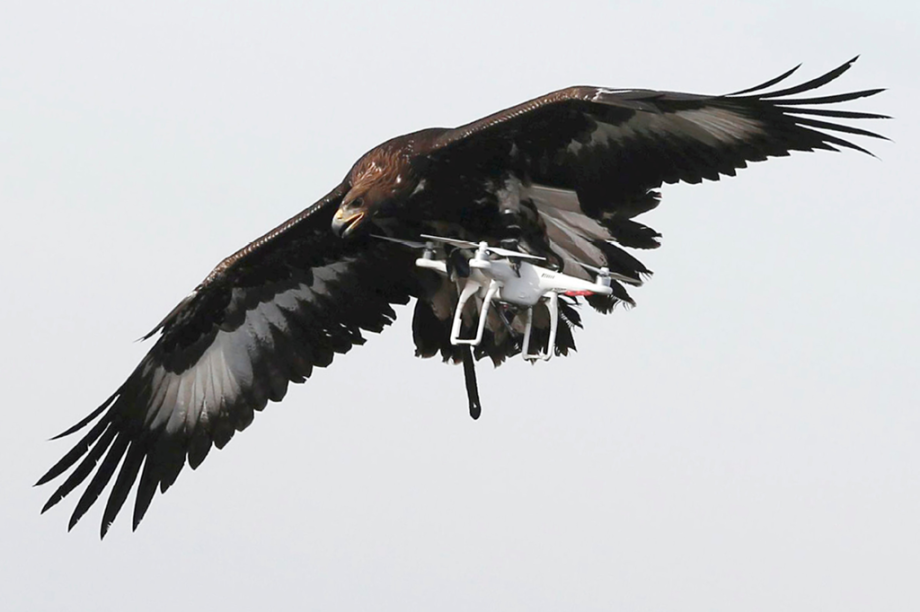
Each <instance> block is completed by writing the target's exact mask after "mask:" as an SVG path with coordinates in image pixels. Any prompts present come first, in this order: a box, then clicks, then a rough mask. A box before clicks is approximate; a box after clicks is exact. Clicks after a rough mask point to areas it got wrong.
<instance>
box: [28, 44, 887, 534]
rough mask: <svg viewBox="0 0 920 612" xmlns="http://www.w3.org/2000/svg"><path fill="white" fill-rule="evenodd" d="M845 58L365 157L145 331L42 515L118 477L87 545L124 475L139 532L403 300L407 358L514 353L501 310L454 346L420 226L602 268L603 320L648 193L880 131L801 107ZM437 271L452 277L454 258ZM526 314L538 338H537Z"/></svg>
mask: <svg viewBox="0 0 920 612" xmlns="http://www.w3.org/2000/svg"><path fill="white" fill-rule="evenodd" d="M853 61H854V60H851V61H849V62H847V63H846V64H844V65H842V66H840V67H839V68H837V69H835V70H832V71H830V72H828V73H827V74H824V75H822V76H820V77H818V78H815V79H812V80H810V81H807V82H805V83H802V84H800V85H797V86H793V87H788V88H785V89H776V88H775V86H776V85H777V84H778V83H780V82H781V81H783V80H785V79H787V78H788V77H789V76H790V75H791V74H792V73H793V72H794V71H795V69H793V70H790V71H788V72H786V73H785V74H783V75H780V76H779V77H777V78H775V79H771V80H770V81H767V82H766V83H763V84H761V85H758V86H756V87H752V88H749V89H745V90H742V91H739V92H736V93H733V94H728V95H721V96H708V95H695V94H685V93H674V92H666V91H651V90H631V89H606V88H602V87H570V88H568V89H562V90H559V91H556V92H553V93H550V94H547V95H545V96H542V97H540V98H536V99H534V100H531V101H529V102H525V103H523V104H520V105H518V106H515V107H512V108H509V109H507V110H504V111H501V112H498V113H496V114H494V115H490V116H488V117H485V118H483V119H480V120H478V121H474V122H472V123H469V124H467V125H463V126H460V127H457V128H453V129H446V128H432V129H427V130H422V131H419V132H415V133H412V134H407V135H405V136H400V137H398V138H394V139H392V140H389V141H387V142H385V143H383V144H381V145H380V146H378V147H375V148H374V149H372V150H371V151H369V152H368V153H366V154H365V155H364V156H362V157H361V158H360V159H359V160H358V161H357V162H356V163H355V165H354V166H353V167H352V168H351V170H350V171H349V172H348V174H347V175H346V177H345V179H344V180H343V181H342V182H341V183H340V184H339V185H338V186H336V187H335V188H334V189H333V190H332V191H330V192H329V193H328V194H327V195H326V196H325V197H323V198H322V199H320V200H319V201H318V202H316V203H315V204H313V205H312V206H310V207H309V208H307V209H306V210H304V211H303V212H301V213H299V214H298V215H296V216H294V217H293V218H291V219H289V220H288V221H286V222H284V223H283V224H281V225H280V226H278V227H277V228H275V229H273V230H271V231H270V232H268V233H267V234H265V235H264V236H262V237H261V238H258V239H257V240H255V241H253V242H252V243H250V244H249V245H247V246H245V247H244V248H242V249H240V250H239V251H237V252H236V253H234V254H233V255H231V256H230V257H228V258H226V259H225V260H223V261H222V262H221V263H220V264H218V266H217V267H216V268H215V269H214V270H213V271H212V272H211V273H210V274H209V275H208V276H207V277H206V278H205V279H204V281H202V283H201V284H200V285H198V287H196V288H195V290H194V292H192V294H191V295H190V296H189V297H187V298H186V299H185V300H183V301H182V302H181V303H180V304H179V305H178V306H176V308H175V309H173V311H172V312H170V313H169V314H168V315H167V316H166V318H165V319H164V320H163V321H162V322H161V323H160V324H159V325H158V326H157V327H156V328H155V329H154V330H153V331H152V332H151V333H150V335H149V336H153V335H155V334H157V333H158V334H159V337H158V338H157V340H156V342H155V344H154V345H153V347H152V348H151V350H150V352H149V353H148V354H147V355H146V356H145V357H144V358H143V360H142V361H141V363H140V364H139V365H138V366H137V368H136V369H135V370H134V372H133V373H132V374H131V375H130V376H129V377H128V379H127V380H126V381H125V382H124V384H122V385H121V387H119V388H118V389H117V390H116V391H115V393H114V394H113V395H112V396H111V397H109V398H108V399H107V400H106V401H105V402H104V403H103V404H102V405H101V406H99V408H97V409H96V410H95V411H93V412H92V413H91V414H90V415H89V416H88V417H86V418H85V419H83V420H82V421H80V422H79V423H77V424H76V425H75V426H73V427H71V428H70V429H68V430H67V431H65V432H64V433H62V434H61V436H58V437H62V436H66V435H71V434H74V433H76V432H77V431H80V430H86V431H85V433H84V434H83V437H82V438H81V439H80V441H79V442H77V444H76V445H75V446H74V447H73V448H72V449H71V450H70V452H68V453H67V454H66V455H65V456H64V457H63V458H62V459H61V460H60V461H59V462H58V463H57V464H55V465H54V466H53V467H52V468H51V469H50V470H49V471H48V472H47V473H46V474H45V475H44V476H42V478H41V479H40V480H39V482H38V484H44V483H46V482H48V481H51V480H54V479H56V478H58V477H63V476H64V474H65V473H67V472H68V471H70V472H69V474H68V475H67V476H66V477H65V478H64V480H63V482H62V483H61V484H60V486H59V487H58V489H57V490H56V491H55V492H54V493H53V494H52V495H51V497H50V499H49V500H48V502H47V504H46V505H45V507H44V509H43V511H44V510H47V509H48V508H50V507H51V506H53V505H55V504H56V503H57V502H59V501H60V500H61V499H63V498H64V497H65V496H67V495H68V494H69V493H71V492H72V491H74V490H75V489H76V488H77V487H79V486H81V485H83V484H84V483H85V482H86V480H87V479H89V483H88V484H86V485H85V487H84V488H83V492H82V494H81V496H80V498H79V500H78V501H77V504H76V508H75V509H74V511H73V514H72V516H71V519H70V527H73V525H75V524H76V523H77V521H79V520H80V518H81V517H82V516H83V515H84V514H85V512H86V511H87V510H88V509H89V508H90V507H91V506H92V505H93V504H94V503H95V502H96V500H97V499H98V498H99V497H100V495H102V493H103V490H104V489H105V488H106V487H107V486H108V485H109V483H110V482H111V481H112V480H113V478H114V484H113V485H112V487H111V490H110V492H109V494H108V498H107V499H106V503H105V508H104V510H103V515H102V527H101V534H102V535H103V536H104V535H105V533H106V531H107V530H108V528H109V526H110V524H111V523H112V521H113V520H114V519H115V517H116V515H117V514H118V513H119V511H120V510H121V509H122V506H123V505H124V503H125V501H126V500H127V498H128V495H129V493H130V491H131V489H132V487H134V485H135V483H137V487H136V494H135V495H136V498H135V502H134V522H133V525H134V527H135V528H136V527H137V525H138V524H139V523H140V521H141V519H142V518H143V517H144V514H145V512H146V511H147V509H148V507H149V505H150V503H151V501H152V499H153V497H154V494H155V492H156V490H157V489H160V491H162V492H165V491H166V489H168V488H169V487H170V485H172V483H173V482H175V480H176V477H177V476H178V475H179V473H180V472H181V470H182V468H183V467H184V466H185V464H186V463H188V465H189V466H191V467H192V468H193V469H194V468H195V467H197V466H198V465H199V464H200V463H201V462H202V461H203V460H204V459H205V457H206V456H207V455H208V452H209V451H210V449H211V447H212V446H216V447H217V448H222V447H223V446H224V445H225V444H227V442H229V441H230V439H231V438H232V437H233V435H234V434H235V432H237V431H242V430H243V429H245V428H246V427H247V426H248V425H249V424H250V423H251V422H252V420H253V414H254V412H255V411H258V410H262V409H263V408H264V407H265V405H266V404H267V402H268V401H269V400H272V401H280V400H281V399H282V397H283V396H284V394H285V392H286V391H287V386H288V383H290V382H303V381H304V380H305V379H306V378H308V377H309V376H310V375H311V373H312V371H313V368H314V367H325V366H328V365H329V364H330V363H331V362H332V360H333V357H334V355H335V354H336V353H345V352H347V351H348V350H350V349H351V347H352V346H354V345H356V344H362V343H363V342H364V332H367V331H372V332H380V331H382V330H383V328H384V327H385V326H386V325H388V324H389V323H391V322H392V321H393V320H394V318H395V316H396V315H395V312H394V311H393V308H392V306H391V305H392V304H405V303H407V302H409V300H410V299H412V298H415V300H416V303H415V311H414V315H413V323H412V329H413V337H414V340H415V344H416V354H417V355H419V356H422V357H430V356H433V355H436V354H441V356H442V357H443V358H444V360H445V361H454V362H459V361H463V363H464V366H465V368H464V369H465V370H466V371H467V372H468V376H469V372H471V369H472V362H473V358H474V357H475V358H482V357H484V356H489V357H490V358H491V359H492V360H493V361H494V362H495V363H496V364H498V363H501V362H502V361H503V360H504V359H506V358H507V357H509V356H512V355H515V354H517V353H519V352H520V351H521V331H520V329H521V328H520V325H518V321H517V320H516V319H515V313H514V312H513V309H512V310H511V311H507V312H490V313H489V315H488V317H489V318H488V320H487V325H486V331H485V335H484V338H483V341H482V343H481V344H480V345H479V346H477V347H475V348H474V349H473V350H472V351H471V350H470V349H469V347H461V346H454V345H452V344H451V343H450V337H449V336H450V324H451V320H452V318H453V308H454V305H455V304H456V301H457V291H458V289H457V284H456V283H454V282H451V281H450V279H447V278H442V277H438V276H437V275H433V274H431V273H430V272H428V271H426V270H420V269H419V268H417V267H416V266H415V264H414V262H415V258H416V255H417V254H416V253H414V252H413V250H412V249H410V248H406V246H405V245H404V244H402V243H403V242H405V241H412V240H418V239H419V237H420V236H422V235H428V234H433V235H439V236H448V237H453V238H456V239H459V240H468V241H473V242H477V243H478V242H480V241H485V242H487V243H489V244H491V245H499V244H501V245H513V247H514V249H516V250H519V251H521V252H524V253H529V254H532V255H537V256H540V257H542V258H545V260H546V263H545V265H547V266H551V267H553V268H554V269H556V270H559V271H561V272H564V273H565V274H569V275H572V276H576V277H580V278H589V273H588V272H587V271H586V268H589V269H590V268H593V267H605V268H608V269H609V270H610V272H611V274H612V275H613V279H614V280H612V281H611V284H612V289H613V292H612V294H611V295H609V296H598V295H594V296H590V297H588V298H586V299H587V301H588V303H589V304H591V305H592V306H593V307H595V308H596V309H598V310H600V311H602V312H609V311H610V310H611V309H612V308H613V307H614V306H615V305H616V304H617V303H620V302H627V303H631V298H630V296H629V294H628V293H627V292H626V289H625V287H624V285H623V283H622V282H618V281H617V280H616V279H620V281H625V282H626V283H627V284H638V283H640V282H641V279H642V278H643V277H644V276H647V275H648V274H650V273H651V272H650V271H649V270H648V269H647V268H646V267H645V266H644V265H642V263H641V262H640V261H639V260H638V259H636V258H635V257H634V256H632V255H631V254H629V253H628V252H627V251H626V250H625V249H624V248H623V247H630V248H638V249H647V248H654V247H657V246H658V238H659V234H658V233H657V232H655V231H654V230H652V229H651V228H649V227H647V226H645V225H643V224H641V223H639V222H637V221H635V220H634V218H635V217H636V216H638V215H640V214H642V213H643V212H646V211H648V210H650V209H652V208H654V207H655V206H657V205H658V202H659V195H658V193H657V192H656V191H655V190H656V189H657V188H658V187H660V186H661V185H662V184H663V183H676V182H679V181H683V182H687V183H698V182H700V181H701V180H702V179H711V180H718V179H719V177H720V176H721V175H730V176H732V175H734V174H735V171H736V170H737V169H738V168H743V167H745V166H746V165H747V162H750V161H760V160H764V159H766V158H768V157H771V156H781V155H788V154H789V152H790V151H814V150H819V149H825V150H838V149H839V148H841V147H842V148H850V149H855V150H857V151H862V152H868V151H866V150H865V149H864V148H862V147H861V146H859V145H857V144H855V143H853V142H851V141H850V140H847V139H846V138H845V137H844V135H847V136H863V137H872V138H882V136H880V135H878V134H876V133H873V132H870V131H868V130H865V129H862V128H858V127H853V126H851V125H848V124H844V123H839V122H838V120H841V119H842V120H862V119H880V118H885V117H884V116H883V115H877V114H871V113H864V112H856V111H850V110H840V109H838V108H837V107H836V106H835V105H836V104H837V103H840V102H848V101H851V100H855V99H857V98H862V97H866V96H871V95H874V94H876V93H878V92H879V91H881V90H879V89H869V90H863V91H856V92H851V93H843V94H836V95H822V96H813V95H810V97H801V96H800V94H805V93H807V92H812V91H813V90H815V89H817V88H820V87H822V86H824V85H826V84H827V83H829V82H830V81H832V80H834V79H836V78H837V77H839V76H840V75H841V74H843V73H844V72H845V71H846V70H848V69H849V68H850V66H851V65H852V63H853ZM374 235H379V236H384V237H389V238H392V239H396V240H380V239H378V238H377V237H375V236H374ZM459 253H460V250H459V249H458V251H457V254H459ZM451 261H452V262H453V264H452V265H455V266H456V267H457V268H456V269H457V270H459V272H458V273H459V274H462V267H463V265H464V259H463V257H455V258H452V259H451ZM577 301H578V298H577V297H576V298H571V299H569V300H564V301H561V302H560V308H561V316H562V318H563V319H564V320H565V321H566V322H567V323H568V324H567V325H560V326H559V329H558V332H557V337H556V342H555V351H556V352H557V354H560V355H565V354H567V353H568V350H569V349H572V348H574V341H573V338H572V329H571V328H572V327H573V326H579V325H580V317H579V315H578V312H577V310H575V308H574V306H575V305H576V304H577ZM539 315H540V313H539V312H538V313H535V315H534V322H533V325H534V338H535V339H536V340H535V341H536V342H538V343H539V342H542V343H543V344H544V346H547V345H548V344H547V343H548V331H547V329H548V326H547V322H546V318H545V317H542V318H541V316H539ZM473 318H475V316H474V317H473ZM149 336H148V337H149Z"/></svg>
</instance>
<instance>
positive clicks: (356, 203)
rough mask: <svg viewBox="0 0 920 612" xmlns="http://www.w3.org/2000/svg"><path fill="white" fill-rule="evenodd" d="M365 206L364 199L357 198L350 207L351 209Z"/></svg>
mask: <svg viewBox="0 0 920 612" xmlns="http://www.w3.org/2000/svg"><path fill="white" fill-rule="evenodd" d="M363 205H364V198H355V199H354V200H352V201H351V204H349V205H348V207H349V208H360V207H361V206H363Z"/></svg>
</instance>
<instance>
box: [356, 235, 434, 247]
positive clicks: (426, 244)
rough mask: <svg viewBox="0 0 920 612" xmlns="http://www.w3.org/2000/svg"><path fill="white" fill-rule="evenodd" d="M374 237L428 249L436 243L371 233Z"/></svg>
mask: <svg viewBox="0 0 920 612" xmlns="http://www.w3.org/2000/svg"><path fill="white" fill-rule="evenodd" d="M371 237H372V238H378V239H380V240H387V241H389V242H395V243H396V244H401V245H403V246H407V247H409V248H410V249H428V248H432V247H434V245H433V244H432V243H431V241H429V242H416V241H414V240H404V239H402V238H390V237H389V236H381V235H380V234H371Z"/></svg>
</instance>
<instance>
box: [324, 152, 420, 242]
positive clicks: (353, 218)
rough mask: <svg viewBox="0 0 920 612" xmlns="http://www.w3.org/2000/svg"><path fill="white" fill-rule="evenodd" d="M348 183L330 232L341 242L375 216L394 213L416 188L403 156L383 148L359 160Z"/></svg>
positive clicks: (403, 153)
mask: <svg viewBox="0 0 920 612" xmlns="http://www.w3.org/2000/svg"><path fill="white" fill-rule="evenodd" d="M388 144H389V143H388ZM348 180H349V183H350V186H351V188H350V189H349V190H348V192H347V193H346V194H345V197H343V198H342V203H341V204H339V209H338V210H337V211H336V213H335V217H333V219H332V231H333V232H334V233H335V234H337V235H338V236H339V237H341V238H346V237H348V236H349V235H351V234H353V233H354V232H355V230H356V229H357V228H358V227H360V226H362V225H365V224H366V222H367V221H368V220H370V219H372V218H374V217H375V216H378V215H380V214H381V213H383V214H386V213H387V212H388V211H393V210H394V209H395V208H396V207H397V206H398V204H399V203H400V202H401V201H402V200H404V199H405V198H406V197H408V196H409V194H411V193H412V191H413V190H414V189H415V187H416V186H417V184H418V179H417V178H416V177H415V174H414V173H413V172H412V168H411V166H410V164H409V160H408V158H407V156H406V155H405V152H404V151H403V150H401V149H400V148H399V147H389V146H387V145H386V144H385V145H381V146H380V147H377V148H376V149H374V150H372V151H370V152H369V153H367V155H365V156H364V157H362V158H361V159H360V160H359V161H358V163H357V164H355V166H354V167H353V168H352V170H351V173H350V174H349V177H348Z"/></svg>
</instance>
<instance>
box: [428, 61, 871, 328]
mask: <svg viewBox="0 0 920 612" xmlns="http://www.w3.org/2000/svg"><path fill="white" fill-rule="evenodd" d="M854 61H855V58H854V59H853V60H850V61H848V62H846V63H845V64H843V65H842V66H840V67H838V68H836V69H834V70H831V71H830V72H828V73H826V74H824V75H822V76H819V77H817V78H814V79H812V80H809V81H807V82H804V83H802V84H800V85H797V86H793V87H787V88H785V89H776V88H775V86H776V85H777V84H778V83H780V82H781V81H783V80H785V79H787V78H788V77H789V76H791V75H792V74H793V73H794V72H795V70H796V69H797V68H793V69H792V70H789V71H788V72H786V73H784V74H782V75H780V76H779V77H777V78H774V79H771V80H769V81H767V82H765V83H762V84H760V85H757V86H755V87H751V88H748V89H745V90H742V91H738V92H735V93H732V94H727V95H720V96H712V95H697V94H687V93H675V92H667V91H652V90H645V89H608V88H603V87H587V86H584V87H569V88H566V89H561V90H559V91H555V92H553V93H549V94H547V95H545V96H541V97H539V98H536V99H533V100H531V101H529V102H525V103H523V104H519V105H517V106H514V107H512V108H509V109H506V110H504V111H500V112H498V113H495V114H493V115H489V116H488V117H485V118H483V119H479V120H477V121H474V122H472V123H469V124H466V125H463V126H460V127H457V128H454V129H450V130H444V131H443V132H441V133H439V134H438V135H437V136H436V137H435V138H434V139H433V140H432V142H431V144H430V146H429V149H428V151H427V152H426V156H427V159H428V160H429V161H428V177H427V179H428V182H427V190H428V197H429V198H430V199H431V200H432V201H439V202H445V201H449V200H450V198H451V196H452V194H454V193H457V192H459V191H460V190H461V189H463V188H465V187H467V186H468V185H469V184H476V185H477V186H479V188H480V192H478V193H475V194H474V196H472V197H471V198H469V199H471V200H475V201H483V202H489V203H490V204H491V205H493V207H497V208H498V209H499V210H500V211H501V212H502V213H515V212H518V213H522V214H524V215H525V216H526V215H527V214H531V215H532V216H533V217H534V218H533V219H532V221H531V223H530V226H531V228H537V229H538V230H539V231H538V232H537V235H534V234H533V233H532V234H531V238H532V239H533V240H532V242H536V243H543V244H544V245H545V246H546V248H548V250H549V251H552V252H554V253H555V254H556V255H558V256H559V258H560V260H561V263H563V264H564V271H565V272H566V273H568V274H574V275H579V274H584V272H583V270H582V268H581V266H580V265H579V262H586V263H589V264H592V265H594V266H602V265H606V266H608V267H610V269H611V270H615V271H616V272H618V273H620V274H623V275H626V276H629V277H632V278H634V279H636V280H638V279H639V278H640V277H641V276H642V275H645V274H648V273H649V270H648V269H647V268H645V266H643V265H642V263H641V262H639V261H638V260H637V259H636V258H634V257H633V256H632V255H629V254H628V253H627V252H626V251H625V250H623V249H622V248H620V247H632V248H646V249H647V248H655V247H657V246H658V244H659V242H658V239H659V238H660V235H659V234H658V232H656V231H655V230H653V229H652V228H650V227H647V226H645V225H643V224H641V223H638V222H637V221H635V220H634V218H635V217H636V216H637V215H640V214H642V213H644V212H646V211H648V210H651V209H652V208H654V207H656V206H657V205H658V203H659V194H658V193H657V191H655V190H656V189H657V188H658V187H660V186H661V185H662V183H676V182H680V181H683V182H687V183H699V182H700V181H702V180H703V179H710V180H718V179H719V177H720V176H722V175H729V176H733V175H734V174H735V171H736V170H737V169H738V168H743V167H745V166H746V165H747V163H748V162H751V161H760V160H765V159H767V158H768V157H772V156H784V155H788V154H789V153H790V152H791V151H813V150H820V149H824V150H839V148H850V149H855V150H857V151H862V152H865V153H868V151H867V150H866V149H864V148H863V147H861V146H859V145H857V144H854V143H852V142H850V141H849V140H847V139H845V138H844V137H843V136H841V135H839V134H843V135H854V136H866V137H872V138H884V136H881V135H879V134H876V133H874V132H871V131H868V130H865V129H863V128H859V127H854V126H852V125H847V124H845V123H841V122H839V120H844V121H845V120H862V119H884V118H887V117H886V116H884V115H878V114H874V113H866V112H857V111H851V110H841V109H839V108H836V107H833V106H831V107H828V106H829V105H834V104H836V103H839V102H847V101H850V100H855V99H858V98H863V97H867V96H872V95H874V94H876V93H879V92H880V91H882V90H881V89H868V90H862V91H855V92H849V93H841V94H835V95H822V96H811V97H801V96H800V94H804V93H806V92H811V91H812V90H814V89H817V88H820V87H823V86H824V85H826V84H828V83H830V82H831V81H833V80H835V79H836V78H837V77H839V76H840V75H842V74H843V73H844V72H846V71H847V70H848V69H849V68H850V67H851V66H852V64H853V62H854ZM458 176H459V177H461V179H460V180H458V179H457V177H458ZM438 185H444V186H446V188H442V189H440V190H438V187H437V186H438ZM528 211H530V212H528ZM617 245H619V246H617ZM538 252H542V251H540V250H539V249H538ZM617 297H619V299H620V300H621V301H628V300H629V298H628V295H626V293H625V290H623V291H620V292H619V294H618V296H617ZM613 303H614V302H613V301H611V300H610V299H597V298H594V301H593V302H592V304H593V305H595V307H598V308H600V309H601V310H603V311H608V310H609V309H610V308H611V307H612V304H613Z"/></svg>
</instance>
